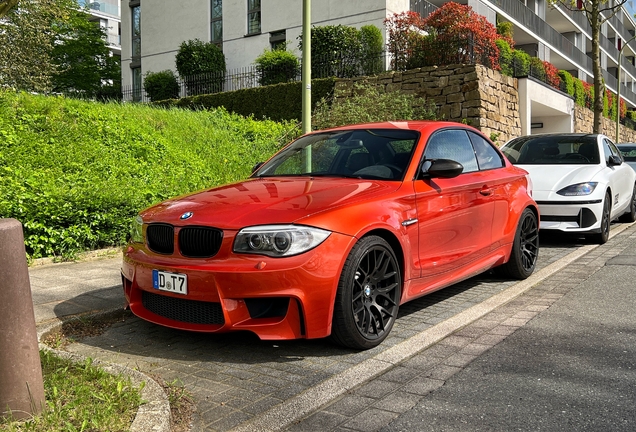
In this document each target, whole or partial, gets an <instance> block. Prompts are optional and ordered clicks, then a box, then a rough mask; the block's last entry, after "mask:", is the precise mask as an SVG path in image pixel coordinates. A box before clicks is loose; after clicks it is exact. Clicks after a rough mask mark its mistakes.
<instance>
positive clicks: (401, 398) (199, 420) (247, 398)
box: [69, 239, 612, 431]
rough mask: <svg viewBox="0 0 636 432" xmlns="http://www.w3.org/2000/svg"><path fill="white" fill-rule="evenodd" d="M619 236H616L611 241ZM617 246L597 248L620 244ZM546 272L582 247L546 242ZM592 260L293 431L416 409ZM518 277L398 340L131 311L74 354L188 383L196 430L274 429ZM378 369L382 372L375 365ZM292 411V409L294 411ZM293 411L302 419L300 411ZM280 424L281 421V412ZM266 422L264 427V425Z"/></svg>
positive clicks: (376, 422)
mask: <svg viewBox="0 0 636 432" xmlns="http://www.w3.org/2000/svg"><path fill="white" fill-rule="evenodd" d="M611 242H612V241H610V243H611ZM610 243H608V245H606V246H604V247H603V248H598V249H595V250H601V249H602V250H611V246H609V245H610ZM541 246H542V248H541V251H540V257H539V263H538V270H540V269H542V268H545V267H546V266H549V265H550V264H552V263H554V262H555V261H557V260H559V259H561V258H563V257H565V256H566V255H568V254H569V253H571V252H573V251H576V250H577V248H578V247H579V246H581V245H580V244H578V245H577V244H574V243H572V242H571V241H569V240H568V241H567V242H563V241H561V242H559V241H557V242H552V243H548V242H547V241H544V240H543V239H542V245H541ZM588 262H589V259H588V258H585V259H581V260H579V261H578V262H577V265H576V266H571V267H568V269H567V270H566V271H563V272H559V273H558V274H557V275H554V276H553V277H552V278H550V280H549V282H546V283H544V284H542V285H541V286H540V287H539V288H538V289H537V288H534V289H532V290H530V291H529V292H528V293H527V294H525V295H523V296H522V297H520V298H518V299H515V300H514V301H512V302H509V303H508V304H506V305H505V306H503V307H500V308H498V309H496V310H495V311H493V312H491V313H490V314H488V315H487V316H485V317H483V318H482V319H480V320H478V321H476V322H474V323H473V324H471V325H470V326H468V327H465V328H464V329H462V330H460V331H459V332H457V333H455V334H453V335H452V336H449V337H447V338H446V339H444V340H443V341H441V342H440V343H437V344H435V345H434V346H432V347H431V348H428V349H426V350H424V351H423V352H421V353H419V354H417V355H415V356H413V357H412V358H410V359H408V360H406V361H404V362H401V363H400V364H398V365H397V366H394V367H391V368H386V371H385V370H384V369H382V370H378V373H381V375H380V376H379V377H377V378H376V379H373V380H371V381H369V382H368V383H366V384H364V385H362V386H359V387H356V388H355V389H351V390H347V391H341V392H340V393H339V392H338V391H335V392H333V394H335V395H336V396H337V397H336V398H335V399H334V401H333V403H331V404H327V406H326V407H324V408H323V409H321V410H319V411H318V412H317V413H315V414H313V415H310V416H308V417H306V418H305V420H303V421H300V420H295V421H294V422H292V423H290V426H289V430H303V431H305V430H321V431H324V430H356V431H369V430H375V429H377V428H379V427H382V426H383V425H386V424H387V423H388V422H389V421H391V420H392V419H393V418H395V417H397V415H398V414H399V413H401V412H404V411H405V410H408V409H409V408H411V407H412V406H414V405H415V404H416V403H417V401H418V400H420V398H422V397H424V395H426V394H427V393H428V392H430V391H431V390H432V389H435V388H437V387H438V386H440V385H442V384H443V382H444V380H445V379H446V378H447V377H449V376H451V375H452V374H454V373H455V372H457V371H458V370H460V369H461V368H462V367H463V366H464V365H466V364H468V363H469V362H470V361H471V360H472V359H474V358H475V357H476V356H478V355H479V354H481V353H483V352H484V351H485V350H487V349H489V348H490V347H492V346H493V345H495V344H496V343H498V342H499V341H501V340H502V339H504V338H505V337H506V336H507V335H508V334H510V333H511V332H513V331H514V330H515V329H516V328H518V327H519V326H521V325H523V324H525V323H526V322H527V321H528V320H530V319H531V318H532V317H533V316H534V315H535V314H536V313H539V312H540V311H541V310H543V309H545V308H547V307H549V305H550V304H551V302H553V301H555V300H556V299H558V298H559V297H560V296H561V295H562V291H563V290H567V289H569V287H571V286H572V285H573V284H576V283H578V281H579V280H580V278H581V277H584V275H583V273H582V269H587V268H588V266H587V263H588ZM514 284H515V281H507V280H504V279H500V278H498V277H496V276H493V275H491V274H486V275H482V276H480V277H476V278H473V279H470V280H468V281H465V282H463V283H460V284H457V285H455V286H452V287H449V288H447V289H444V290H442V291H438V292H437V293H434V294H431V295H428V296H426V297H423V298H421V299H419V300H416V301H413V302H410V303H408V304H406V305H404V306H403V307H402V308H401V309H400V316H399V318H398V320H397V322H396V324H395V326H394V328H393V331H392V332H391V335H390V336H389V338H388V339H387V340H386V341H385V342H384V343H383V344H382V345H381V346H379V347H376V348H374V349H372V350H368V351H364V352H356V351H351V350H347V349H343V348H340V347H337V346H334V345H332V344H331V343H329V342H328V341H325V340H316V341H302V340H301V341H281V342H272V341H260V340H258V338H256V337H255V336H253V335H251V334H248V333H245V334H242V333H241V334H226V335H209V334H197V333H187V332H182V331H177V330H172V329H167V328H163V327H160V326H156V325H153V324H150V323H147V322H145V321H142V320H139V319H137V318H135V317H133V316H129V317H128V318H126V319H125V320H124V321H123V322H120V323H117V324H115V325H113V326H112V327H111V328H110V329H109V330H107V331H106V332H105V333H104V334H103V335H101V336H98V337H94V338H88V339H85V340H83V341H81V342H80V343H75V344H72V345H71V346H70V347H69V350H70V351H73V352H77V353H80V354H83V355H86V356H89V357H93V358H99V359H101V360H106V361H110V362H115V363H119V364H124V365H127V366H129V367H133V368H138V369H139V370H141V371H143V372H146V373H150V374H157V375H159V376H161V377H162V378H163V379H164V380H166V381H173V380H176V381H177V382H180V383H183V384H184V385H185V386H186V388H187V389H188V391H189V392H190V393H191V394H192V395H193V396H194V398H195V400H196V405H197V406H196V409H197V413H196V419H195V424H194V425H193V430H206V431H207V430H209V431H226V430H230V429H233V428H238V429H241V428H242V429H243V430H259V428H260V429H261V430H267V428H263V426H262V424H267V423H262V422H261V423H259V420H260V419H262V418H263V417H266V416H267V413H268V412H270V410H271V409H272V408H273V407H275V406H276V405H279V404H281V402H285V401H289V400H290V399H292V398H294V397H297V396H298V395H301V394H306V393H307V392H308V391H310V390H312V389H313V391H316V390H315V389H316V388H317V387H316V386H318V385H319V384H321V383H324V382H325V381H326V380H329V379H332V378H333V377H334V376H338V374H342V373H346V372H347V371H352V370H355V367H356V366H357V365H360V364H371V365H373V364H374V363H373V362H366V363H363V362H365V361H367V360H369V359H372V358H374V357H376V356H377V355H379V354H381V353H383V352H386V351H387V350H389V349H390V348H391V347H396V346H398V345H399V344H400V343H402V342H404V341H405V340H407V339H409V338H411V337H414V336H416V335H418V334H420V333H421V332H423V331H425V330H427V329H430V328H432V327H433V326H435V325H436V324H439V323H442V322H444V321H445V320H448V319H449V318H451V317H454V316H457V314H459V313H461V312H462V311H466V310H468V309H469V308H471V307H472V306H475V305H478V304H480V303H481V302H484V301H485V300H487V299H489V298H492V297H493V296H495V295H497V294H499V293H501V292H503V291H504V290H506V289H507V288H509V287H511V286H513V285H514ZM369 373H370V374H373V373H374V371H369ZM292 410H293V409H292ZM289 416H291V417H292V419H293V416H294V413H293V412H290V413H289ZM274 421H276V420H275V418H274ZM259 425H260V426H259Z"/></svg>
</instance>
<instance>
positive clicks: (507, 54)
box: [495, 39, 514, 76]
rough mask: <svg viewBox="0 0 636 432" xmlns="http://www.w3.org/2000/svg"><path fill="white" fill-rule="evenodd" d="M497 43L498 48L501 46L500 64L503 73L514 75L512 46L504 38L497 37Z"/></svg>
mask: <svg viewBox="0 0 636 432" xmlns="http://www.w3.org/2000/svg"><path fill="white" fill-rule="evenodd" d="M495 43H496V44H497V48H499V66H500V67H501V73H503V74H504V75H508V76H513V73H514V69H513V64H512V48H510V45H508V42H506V41H505V40H503V39H497V40H496V41H495Z"/></svg>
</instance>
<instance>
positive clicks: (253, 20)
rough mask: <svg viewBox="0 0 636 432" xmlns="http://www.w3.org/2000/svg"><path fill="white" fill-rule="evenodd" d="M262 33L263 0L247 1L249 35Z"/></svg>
mask: <svg viewBox="0 0 636 432" xmlns="http://www.w3.org/2000/svg"><path fill="white" fill-rule="evenodd" d="M260 32H261V0H247V34H250V35H251V34H259V33H260Z"/></svg>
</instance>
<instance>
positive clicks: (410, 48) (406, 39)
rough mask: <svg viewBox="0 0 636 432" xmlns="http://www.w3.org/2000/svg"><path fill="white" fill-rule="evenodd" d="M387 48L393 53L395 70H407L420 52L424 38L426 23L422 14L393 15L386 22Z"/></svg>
mask: <svg viewBox="0 0 636 432" xmlns="http://www.w3.org/2000/svg"><path fill="white" fill-rule="evenodd" d="M384 26H385V27H386V34H387V39H388V41H387V48H388V51H389V52H390V53H391V67H392V68H393V70H406V69H408V68H409V67H410V66H411V65H410V64H409V63H410V62H411V60H412V57H413V56H414V55H415V54H416V53H419V52H420V49H419V48H420V46H421V43H422V38H423V37H424V30H423V29H424V23H423V18H422V17H421V15H420V14H418V13H417V12H413V11H408V12H402V13H399V14H393V16H391V17H390V18H386V19H385V20H384Z"/></svg>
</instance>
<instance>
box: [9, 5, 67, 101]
mask: <svg viewBox="0 0 636 432" xmlns="http://www.w3.org/2000/svg"><path fill="white" fill-rule="evenodd" d="M73 3H74V2H72V1H67V0H37V1H35V0H22V1H21V2H20V6H19V7H14V8H13V9H11V10H10V11H9V12H8V13H7V14H6V15H5V16H4V17H3V19H2V20H1V21H0V82H1V83H2V84H4V85H8V86H10V87H14V88H17V89H21V90H29V91H38V92H46V91H49V90H50V89H51V77H52V75H53V74H54V72H55V70H56V66H55V65H54V63H53V62H52V60H51V57H50V54H51V51H52V50H53V44H54V40H55V38H54V37H53V22H55V21H62V20H64V19H65V18H66V17H67V16H68V14H69V11H70V10H71V5H72V4H73ZM75 5H76V3H75Z"/></svg>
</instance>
